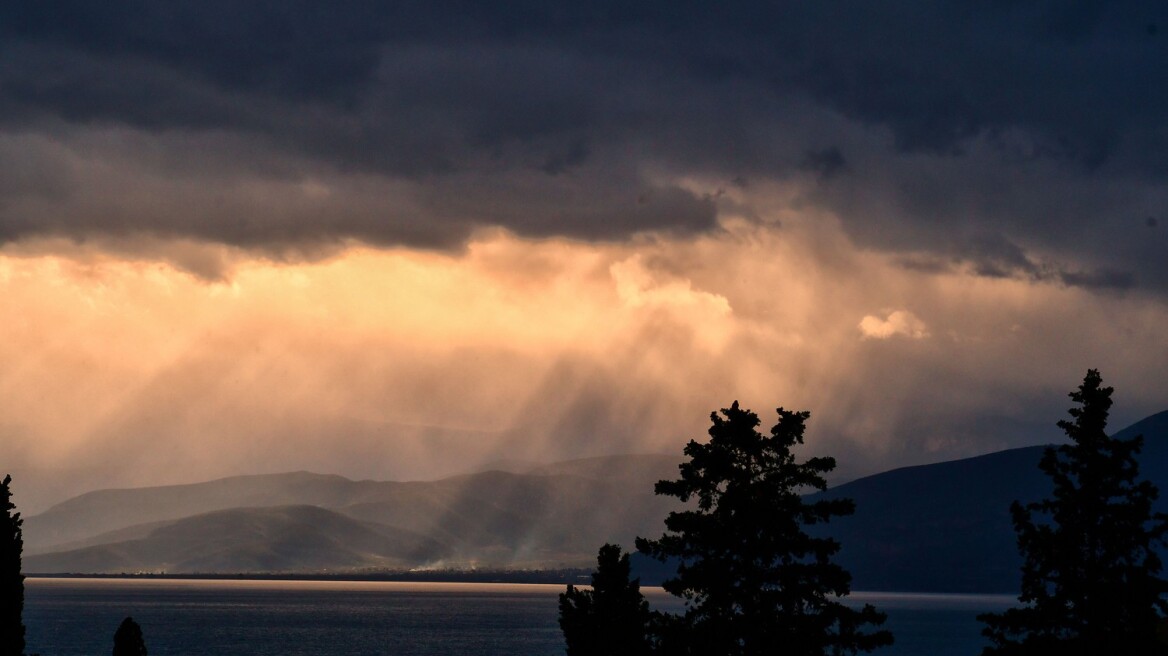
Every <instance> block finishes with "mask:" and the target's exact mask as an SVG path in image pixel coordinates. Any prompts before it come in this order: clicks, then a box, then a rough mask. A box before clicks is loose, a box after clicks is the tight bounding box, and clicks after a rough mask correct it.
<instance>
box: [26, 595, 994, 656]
mask: <svg viewBox="0 0 1168 656" xmlns="http://www.w3.org/2000/svg"><path fill="white" fill-rule="evenodd" d="M562 590H563V586H560V585H533V584H509V583H417V582H397V581H393V582H387V581H234V580H233V581H219V580H215V581H205V580H158V579H29V580H28V581H27V582H26V602H25V624H26V625H27V627H28V650H27V651H28V652H29V653H40V654H43V655H44V656H80V655H82V654H84V655H86V656H89V655H92V654H100V653H108V652H109V650H110V649H111V647H112V644H113V634H114V631H115V630H116V629H117V626H118V624H119V623H120V622H121V621H122V619H123V618H125V617H126V616H127V615H130V616H133V617H134V619H135V620H136V621H137V622H138V623H139V624H141V625H142V630H143V632H144V634H145V636H146V644H147V647H148V648H149V650H150V654H151V656H186V655H190V656H196V655H198V656H202V655H203V654H212V653H213V654H221V655H224V656H231V655H239V656H245V655H246V656H267V655H269V654H270V655H273V656H274V655H277V654H288V655H303V656H324V655H331V654H346V655H350V654H351V655H362V654H368V655H374V654H376V655H382V654H394V655H399V654H400V655H402V656H413V655H418V656H421V655H427V656H431V655H433V656H438V655H453V654H459V655H460V656H461V655H465V654H481V655H484V656H492V655H496V654H497V655H499V656H502V655H504V654H506V655H509V656H515V655H518V656H544V655H547V656H560V655H562V654H563V653H564V647H563V640H562V638H561V636H560V631H559V627H558V625H557V624H556V613H557V608H556V595H557V594H559V593H560V592H561V591H562ZM645 594H646V596H647V597H648V598H649V602H650V604H651V605H652V606H653V608H656V609H662V610H670V611H675V610H679V609H680V608H681V605H680V602H679V601H678V600H677V599H675V598H674V597H672V596H670V595H668V594H666V593H665V592H664V591H663V590H661V589H660V588H646V589H645ZM851 601H852V602H854V603H871V604H874V605H876V606H877V607H878V608H880V609H881V610H883V611H885V612H887V613H888V615H889V621H888V624H889V628H890V629H892V631H893V632H894V633H895V634H896V640H897V644H896V645H895V646H894V647H893V648H891V649H886V650H882V651H881V652H878V653H881V654H884V655H886V656H926V655H927V656H948V655H950V654H952V655H954V656H956V655H957V654H976V653H978V652H979V650H980V645H981V639H980V637H979V635H978V632H979V630H980V627H979V625H978V624H977V622H976V621H975V620H974V616H975V615H977V614H978V613H981V612H985V611H997V610H1001V609H1003V608H1006V607H1008V606H1010V605H1012V604H1013V603H1014V600H1013V599H1012V598H1010V597H1005V596H993V595H933V594H930V595H920V594H904V593H880V592H859V593H856V594H854V595H853V596H852V597H851Z"/></svg>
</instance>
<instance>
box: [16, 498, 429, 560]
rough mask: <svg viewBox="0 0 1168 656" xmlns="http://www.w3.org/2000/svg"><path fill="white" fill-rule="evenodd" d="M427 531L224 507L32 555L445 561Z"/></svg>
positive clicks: (325, 515)
mask: <svg viewBox="0 0 1168 656" xmlns="http://www.w3.org/2000/svg"><path fill="white" fill-rule="evenodd" d="M445 549H446V548H445V546H444V545H442V544H441V543H439V542H437V541H435V540H432V539H429V538H426V537H424V536H421V535H418V534H416V533H412V532H410V531H404V530H401V529H397V528H392V527H388V526H381V525H377V524H373V523H371V522H359V521H356V520H353V519H351V518H349V517H345V516H344V515H341V514H339V513H335V512H332V511H329V510H325V509H323V508H318V507H315V506H278V507H272V508H236V509H232V510H220V511H215V512H211V513H205V514H201V515H195V516H193V517H188V518H186V519H181V520H176V521H173V522H167V523H164V524H163V525H161V526H158V527H156V528H154V529H153V530H151V531H149V533H148V534H147V535H146V536H144V537H141V538H137V539H132V540H125V541H119V542H112V543H109V544H102V545H97V546H91V547H85V548H82V549H77V550H73V551H68V552H62V553H50V554H42V555H36V556H28V557H26V558H25V559H24V565H25V568H26V569H27V570H29V571H40V572H78V571H79V572H85V573H119V572H141V571H147V572H159V571H164V572H168V573H192V572H294V571H313V572H314V571H323V570H331V571H337V570H355V569H361V568H387V567H399V568H400V567H409V566H413V565H416V564H417V563H420V562H428V561H434V560H439V559H441V558H443V557H444V555H445Z"/></svg>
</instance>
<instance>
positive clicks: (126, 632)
mask: <svg viewBox="0 0 1168 656" xmlns="http://www.w3.org/2000/svg"><path fill="white" fill-rule="evenodd" d="M114 656H146V642H145V641H144V640H143V639H142V627H140V626H138V623H137V622H135V621H134V618H132V617H127V618H126V619H124V620H122V623H121V625H120V626H118V630H117V632H115V633H114Z"/></svg>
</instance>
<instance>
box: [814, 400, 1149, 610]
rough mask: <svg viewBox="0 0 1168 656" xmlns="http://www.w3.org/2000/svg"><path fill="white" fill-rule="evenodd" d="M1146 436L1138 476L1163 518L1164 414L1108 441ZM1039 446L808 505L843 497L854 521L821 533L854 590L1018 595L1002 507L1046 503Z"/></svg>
mask: <svg viewBox="0 0 1168 656" xmlns="http://www.w3.org/2000/svg"><path fill="white" fill-rule="evenodd" d="M1139 434H1142V435H1143V436H1144V449H1143V452H1142V453H1141V454H1140V475H1141V477H1143V478H1146V479H1148V480H1151V481H1152V482H1153V483H1155V484H1156V485H1157V486H1158V487H1159V488H1160V491H1161V496H1160V500H1159V502H1158V505H1157V509H1158V510H1160V511H1168V411H1166V412H1161V413H1159V414H1156V415H1153V416H1151V417H1148V418H1147V419H1144V420H1142V421H1140V422H1138V423H1136V424H1133V425H1132V426H1129V427H1128V428H1125V429H1124V430H1122V431H1119V432H1118V433H1116V434H1115V435H1116V437H1120V438H1124V439H1127V438H1130V437H1133V436H1135V435H1139ZM1045 449H1046V447H1044V446H1034V447H1026V448H1020V449H1010V450H1007V451H1000V452H998V453H991V454H989V455H984V456H979V457H975V458H967V459H964V460H955V461H951V462H942V463H938V464H933V465H923V466H919V467H906V468H903V469H896V470H893V471H889V472H885V473H882V474H876V475H874V476H868V477H866V478H861V479H858V480H855V481H852V482H851V483H847V484H845V485H840V486H839V487H836V488H833V489H831V490H828V491H827V492H825V493H821V494H819V495H816V496H818V497H851V498H852V499H854V500H855V502H856V513H855V515H853V516H851V517H846V518H842V519H837V520H834V521H833V522H832V525H831V527H830V529H829V530H828V531H827V532H828V533H830V534H831V535H833V536H835V537H836V538H838V539H839V540H840V542H841V543H842V545H843V548H842V549H841V551H840V556H839V561H840V563H841V564H843V565H844V566H845V567H846V568H847V569H848V570H849V571H850V572H851V573H852V576H853V587H854V589H857V590H910V591H936V592H1011V593H1012V592H1016V591H1017V589H1018V576H1019V567H1020V566H1021V557H1020V556H1019V555H1018V551H1017V547H1016V537H1015V534H1014V527H1013V524H1012V523H1011V520H1010V511H1009V508H1010V504H1011V502H1013V501H1014V500H1015V499H1018V500H1021V501H1023V502H1028V501H1036V500H1038V499H1041V498H1045V497H1046V496H1048V495H1049V494H1050V491H1051V483H1050V480H1049V479H1048V478H1047V477H1046V476H1045V475H1044V474H1043V473H1042V472H1041V471H1040V470H1039V469H1038V461H1039V460H1040V459H1041V458H1042V454H1043V451H1044V450H1045Z"/></svg>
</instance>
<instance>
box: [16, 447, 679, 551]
mask: <svg viewBox="0 0 1168 656" xmlns="http://www.w3.org/2000/svg"><path fill="white" fill-rule="evenodd" d="M676 472H677V462H676V461H675V459H674V458H673V457H670V456H655V455H646V456H613V457H606V458H592V459H586V460H577V461H570V462H564V463H556V464H555V465H548V466H539V467H535V468H534V471H532V472H531V473H510V472H503V471H486V472H479V473H476V474H469V475H464V476H455V477H451V478H446V479H442V480H438V481H427V482H405V483H399V482H377V481H351V480H349V479H346V478H344V477H341V476H325V475H320V474H311V473H308V472H297V473H292V474H275V475H264V476H242V477H233V478H227V479H221V480H218V481H211V482H208V483H199V484H193V485H177V486H166V487H154V488H137V489H122V490H102V491H97V492H91V493H88V494H85V495H81V496H79V497H76V498H74V499H70V500H68V501H65V502H63V503H61V504H59V505H57V506H54V507H53V508H50V509H49V510H48V511H46V512H44V513H42V514H40V515H36V516H33V517H29V518H28V519H27V520H26V522H25V540H26V550H25V553H26V556H25V570H26V571H28V572H38V571H39V572H63V571H68V572H94V573H96V572H111V571H112V572H121V571H159V570H160V569H165V570H166V571H172V572H178V571H184V572H187V571H202V572H208V573H210V572H240V571H263V570H264V568H259V569H257V567H258V566H259V565H260V564H263V563H269V565H270V567H271V568H275V569H276V570H278V571H317V570H319V569H321V568H322V567H323V565H322V563H326V562H328V563H331V564H330V565H329V566H328V568H329V569H338V568H341V569H345V568H347V569H361V568H370V567H423V566H424V567H434V566H449V567H468V566H492V567H523V568H532V567H561V566H587V565H590V564H592V563H594V562H595V554H596V549H597V547H599V545H600V544H602V543H603V542H605V541H616V542H621V543H622V544H631V543H632V540H633V538H634V537H635V536H636V535H639V534H649V533H655V532H659V531H660V530H661V521H662V519H663V518H664V517H665V515H666V514H667V513H668V512H669V510H670V509H671V508H672V507H673V503H674V502H673V500H671V499H667V498H660V497H655V496H654V495H653V484H654V483H655V482H656V481H657V480H660V479H661V478H672V477H674V476H675V475H676ZM288 506H296V507H302V508H303V507H308V506H313V507H316V508H317V509H318V510H320V511H328V512H329V513H330V514H329V515H327V516H326V515H314V516H312V517H315V518H316V519H319V520H321V521H324V519H325V518H326V517H327V518H329V519H330V521H333V522H335V521H336V517H342V518H344V519H346V520H348V521H351V522H356V523H358V524H360V525H361V526H363V527H364V528H365V529H367V530H371V531H374V532H376V533H378V534H380V535H382V536H388V537H393V536H398V537H400V538H401V539H403V540H404V539H407V538H408V539H409V540H415V541H416V540H418V539H423V537H424V539H425V540H428V541H429V542H426V544H427V545H428V546H427V547H426V548H425V549H422V550H420V551H415V552H409V553H412V554H413V555H409V553H407V552H400V551H386V550H384V549H379V550H369V551H367V552H366V551H362V552H360V553H361V554H364V555H362V556H361V557H356V556H352V555H346V554H344V553H343V552H342V551H339V550H338V549H340V547H339V546H336V545H334V546H327V545H326V546H327V548H326V546H320V548H318V549H315V550H310V551H311V553H312V554H313V555H312V556H311V557H309V552H308V551H306V552H304V553H302V556H303V558H302V559H301V560H299V561H297V560H296V559H294V558H290V557H288V558H277V557H275V556H273V555H271V554H269V556H270V557H269V556H265V557H263V558H261V557H260V556H259V555H257V554H261V553H262V550H261V549H260V547H259V546H258V545H259V544H260V543H261V542H263V540H265V539H274V538H272V537H271V536H275V535H280V536H297V535H299V536H301V537H302V538H304V539H305V540H308V539H309V538H310V537H311V538H312V540H316V541H317V542H319V540H320V536H319V535H317V534H315V533H311V532H307V531H306V530H304V528H303V526H302V527H301V528H300V529H298V530H295V531H294V530H292V529H291V528H288V527H285V529H284V530H282V531H279V532H277V531H275V530H274V529H272V530H269V529H270V528H271V527H270V526H269V525H270V524H271V523H272V522H276V521H277V520H280V521H290V519H289V518H290V516H289V515H288V511H286V510H284V508H285V507H288ZM273 508H277V509H281V513H280V514H276V515H273V514H272V511H271V509H273ZM306 512H307V511H306V510H300V511H298V514H297V515H296V517H300V518H301V519H304V518H305V517H307V515H305V513H306ZM224 513H226V514H224ZM228 518H231V519H233V521H227V519H228ZM240 518H247V519H248V520H249V521H251V522H252V523H250V524H249V523H248V522H246V521H243V520H242V519H240ZM212 520H214V522H215V523H212V524H208V522H212ZM235 520H238V521H235ZM261 520H262V522H261ZM256 522H261V523H263V526H268V529H263V530H261V529H260V528H259V526H260V524H256ZM328 525H329V526H332V527H334V528H336V529H337V530H338V531H339V530H342V529H343V530H344V533H343V535H346V536H352V535H356V533H355V532H354V531H355V530H356V529H354V528H353V525H348V524H339V523H333V524H328ZM192 527H200V528H199V529H197V530H196V529H195V528H192ZM205 531H210V532H209V533H206V534H207V535H216V533H215V531H227V533H225V534H223V535H222V536H221V537H222V542H223V544H222V545H218V546H215V545H211V544H210V543H208V542H207V540H206V539H203V538H200V539H199V540H195V541H194V543H197V544H198V545H199V546H198V547H197V548H196V547H192V549H193V551H192V553H197V554H201V555H200V556H199V557H197V558H196V557H195V556H193V555H192V556H189V557H188V556H181V557H180V556H178V555H167V553H166V549H167V548H170V547H173V546H176V545H180V544H183V541H181V540H177V541H176V540H174V539H172V537H173V536H174V535H175V534H176V533H175V532H187V533H189V535H190V536H192V537H198V536H201V535H203V534H204V533H203V532H205ZM338 540H340V543H339V544H340V545H341V546H343V545H345V544H346V543H345V540H344V539H342V537H341V536H338ZM194 543H192V544H194ZM281 544H282V545H283V546H282V547H280V548H279V549H276V547H274V546H273V547H272V548H273V549H275V551H274V552H273V553H275V554H276V555H278V554H292V553H298V552H295V551H294V550H289V549H288V545H289V544H290V543H289V542H288V541H287V540H285V541H284V542H282V543H281ZM241 545H243V546H241ZM220 547H221V548H220ZM209 554H215V556H214V557H212V556H211V555H209ZM328 554H331V555H328ZM407 556H408V557H407ZM395 559H396V560H395ZM196 566H199V567H206V568H208V569H205V570H197V569H191V568H192V567H196ZM277 566H278V567H277ZM175 568H181V569H175Z"/></svg>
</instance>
